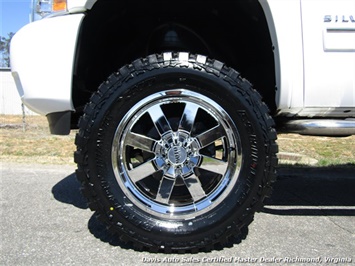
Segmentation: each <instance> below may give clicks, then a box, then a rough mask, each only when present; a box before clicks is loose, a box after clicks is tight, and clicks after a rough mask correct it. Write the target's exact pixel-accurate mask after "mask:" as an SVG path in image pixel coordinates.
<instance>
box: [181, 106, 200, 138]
mask: <svg viewBox="0 0 355 266" xmlns="http://www.w3.org/2000/svg"><path fill="white" fill-rule="evenodd" d="M198 109H199V106H198V105H197V104H194V103H186V105H185V109H184V113H183V114H182V116H181V120H180V124H179V129H184V130H186V131H187V132H191V130H192V127H193V125H194V122H195V118H196V115H197V111H198Z"/></svg>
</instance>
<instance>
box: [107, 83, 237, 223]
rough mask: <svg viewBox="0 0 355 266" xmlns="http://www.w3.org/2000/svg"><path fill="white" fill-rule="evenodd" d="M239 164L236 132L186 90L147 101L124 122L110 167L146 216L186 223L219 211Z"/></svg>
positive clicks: (217, 110) (213, 107) (223, 115)
mask: <svg viewBox="0 0 355 266" xmlns="http://www.w3.org/2000/svg"><path fill="white" fill-rule="evenodd" d="M241 164H242V151H241V145H240V138H239V133H238V130H237V128H236V126H235V124H234V123H233V121H232V119H231V118H230V116H229V115H228V113H227V112H226V111H225V110H224V109H223V108H222V107H221V106H220V105H219V104H217V103H216V102H215V101H214V100H212V99H210V98H208V97H206V96H204V95H202V94H199V93H196V92H192V91H189V90H184V89H175V90H167V91H163V92H159V93H155V94H153V95H150V96H148V97H146V98H144V99H143V100H141V101H140V102H138V103H137V104H135V105H134V106H133V107H132V108H131V109H130V111H129V112H128V113H127V114H126V115H125V116H124V118H123V119H122V120H121V122H120V124H119V125H118V127H117V129H116V132H115V135H114V139H113V143H112V166H113V171H114V174H115V178H116V180H117V182H118V184H119V186H120V187H121V189H122V190H123V192H124V194H125V196H126V197H127V198H129V200H130V201H131V202H132V203H133V204H134V205H136V206H137V207H139V208H140V209H142V210H144V211H145V212H148V213H150V214H153V215H156V216H160V217H169V218H170V219H182V218H183V219H186V218H188V217H195V216H196V215H199V214H203V213H205V212H207V211H209V210H211V209H213V208H214V207H216V206H218V205H219V204H220V203H221V202H222V201H223V200H224V199H225V198H226V197H227V196H228V195H229V192H230V191H231V189H232V188H233V187H234V186H235V184H236V182H237V180H238V176H239V172H240V167H241Z"/></svg>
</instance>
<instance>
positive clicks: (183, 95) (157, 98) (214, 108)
mask: <svg viewBox="0 0 355 266" xmlns="http://www.w3.org/2000/svg"><path fill="white" fill-rule="evenodd" d="M186 99H188V100H186ZM191 99H193V101H191ZM169 101H171V102H170V103H176V102H194V103H196V102H198V103H200V104H201V105H200V108H203V110H204V111H206V112H208V113H209V114H210V115H211V116H212V117H213V118H216V117H223V119H222V120H223V124H227V125H228V127H229V130H226V131H227V132H226V134H227V135H228V142H231V141H232V139H233V141H232V142H233V144H234V146H235V156H234V157H233V156H228V166H227V170H226V172H225V174H224V176H223V178H222V180H221V181H220V182H219V183H218V185H217V186H216V188H214V189H213V191H212V193H209V194H208V196H206V197H205V198H204V199H202V200H200V201H198V202H197V203H196V202H193V203H191V204H189V205H187V206H178V207H176V206H173V205H172V206H166V205H163V204H161V203H157V202H156V201H154V200H152V199H150V198H147V197H146V196H145V195H143V194H142V193H141V192H140V191H139V189H138V188H137V187H136V185H135V184H134V182H133V181H132V180H131V179H130V178H129V174H128V170H127V169H126V167H125V165H124V160H123V158H122V157H123V156H124V152H121V153H120V152H119V151H124V149H125V146H124V142H125V141H124V140H125V137H126V136H127V132H128V131H129V130H130V129H131V128H132V127H133V125H134V124H135V123H136V121H138V120H133V119H132V118H133V117H135V118H137V117H138V119H139V117H140V116H137V115H138V114H140V115H143V114H144V113H145V112H146V110H148V109H149V106H150V105H155V104H157V103H159V102H160V103H163V102H169ZM206 103H208V104H206ZM201 106H202V107H201ZM206 106H209V107H210V109H207V108H206ZM146 107H148V108H147V109H145V108H146ZM142 110H144V111H142ZM132 121H135V122H132ZM223 127H224V128H225V125H224V126H223ZM127 129H128V130H127ZM120 132H124V133H123V134H122V135H121V134H120ZM115 143H118V145H115ZM119 157H120V159H119V160H120V163H118V158H119ZM111 159H112V167H113V172H114V175H115V178H116V181H117V182H118V185H119V186H120V188H121V189H122V191H123V192H124V194H125V196H126V197H127V198H128V199H129V200H130V201H131V202H132V203H134V204H135V205H136V206H137V207H139V208H140V209H141V210H143V211H145V212H148V213H150V214H152V215H155V216H158V217H162V218H164V217H165V218H167V217H168V218H170V219H173V220H176V219H184V220H186V219H189V218H194V217H196V216H198V215H201V214H204V213H206V212H208V211H210V210H212V209H214V208H215V207H216V206H218V205H219V204H220V203H222V202H223V201H224V200H225V199H226V197H227V196H228V195H229V193H230V192H231V190H232V189H233V187H234V186H235V184H236V183H237V181H238V177H239V174H240V171H241V166H242V164H243V156H242V150H241V141H240V136H239V132H238V130H237V127H236V125H235V124H234V122H233V120H232V119H231V118H230V116H229V115H228V113H227V112H226V111H225V110H224V109H223V108H222V107H221V106H220V105H219V104H218V103H216V102H215V101H214V100H212V99H210V98H208V97H207V96H204V95H202V94H200V93H198V92H194V91H191V90H187V89H184V88H176V89H168V90H164V91H159V92H156V93H154V94H151V95H149V96H147V97H145V98H143V99H142V100H140V101H139V102H138V103H136V104H135V105H134V106H133V107H131V109H130V110H129V111H128V112H127V113H126V114H125V116H124V117H123V118H122V120H121V121H120V123H119V125H118V126H117V129H116V132H115V135H114V138H113V142H112V151H111ZM233 159H234V162H231V161H232V160H233ZM120 170H122V171H121V172H120ZM215 198H216V200H215V201H212V202H211V200H214V199H215Z"/></svg>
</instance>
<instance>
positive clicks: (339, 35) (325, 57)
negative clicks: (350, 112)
mask: <svg viewBox="0 0 355 266" xmlns="http://www.w3.org/2000/svg"><path fill="white" fill-rule="evenodd" d="M326 16H330V17H329V19H332V21H330V22H325V21H324V20H325V17H326ZM336 17H337V18H336ZM352 20H353V21H352ZM302 22H303V23H302V24H303V42H304V49H303V50H304V73H305V77H304V78H305V82H304V84H305V85H304V86H305V87H304V92H305V93H304V106H305V107H306V108H308V107H326V108H336V107H352V108H354V107H355V1H351V0H322V1H319V0H302Z"/></svg>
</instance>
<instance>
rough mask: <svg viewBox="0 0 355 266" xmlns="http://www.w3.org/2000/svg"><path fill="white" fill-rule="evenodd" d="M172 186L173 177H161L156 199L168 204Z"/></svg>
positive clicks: (173, 184)
mask: <svg viewBox="0 0 355 266" xmlns="http://www.w3.org/2000/svg"><path fill="white" fill-rule="evenodd" d="M174 186H175V179H174V180H172V179H167V178H164V177H163V178H162V179H161V181H160V185H159V189H158V193H157V197H156V200H157V201H159V202H161V203H164V204H168V203H169V199H170V195H171V192H172V191H173V188H174Z"/></svg>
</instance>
